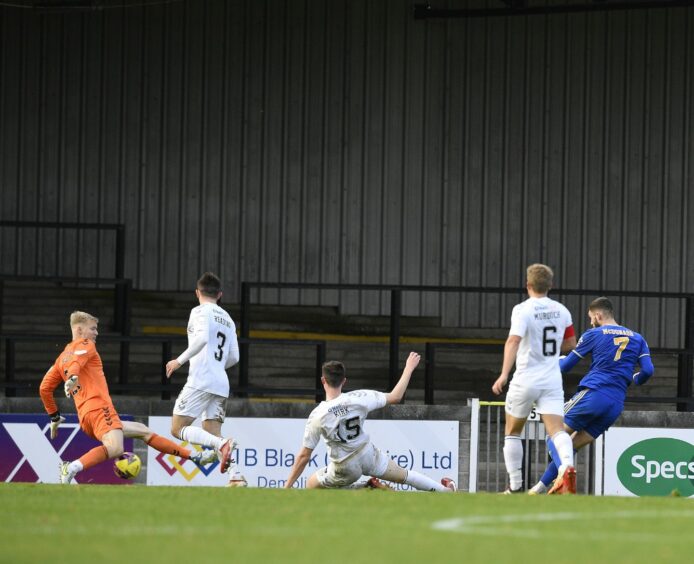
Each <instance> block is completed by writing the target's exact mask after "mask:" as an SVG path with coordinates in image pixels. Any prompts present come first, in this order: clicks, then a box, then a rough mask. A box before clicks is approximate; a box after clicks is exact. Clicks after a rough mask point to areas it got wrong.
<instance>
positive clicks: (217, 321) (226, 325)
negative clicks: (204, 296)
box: [214, 315, 231, 328]
mask: <svg viewBox="0 0 694 564" xmlns="http://www.w3.org/2000/svg"><path fill="white" fill-rule="evenodd" d="M214 320H215V322H216V323H219V324H220V325H224V326H225V327H229V328H231V323H229V322H228V321H227V320H226V319H224V318H223V317H218V316H216V315H215V316H214Z"/></svg>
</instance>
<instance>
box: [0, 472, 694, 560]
mask: <svg viewBox="0 0 694 564" xmlns="http://www.w3.org/2000/svg"><path fill="white" fill-rule="evenodd" d="M691 504H692V500H690V499H686V498H640V499H637V498H609V497H606V498H600V497H587V496H571V497H569V496H556V497H554V496H552V497H547V496H535V497H533V496H501V495H493V494H476V495H469V494H461V493H458V494H454V495H449V494H429V493H396V492H384V491H371V490H363V491H302V490H292V491H284V490H272V489H251V488H249V489H225V488H171V487H151V486H130V487H115V486H90V485H82V486H57V485H42V484H0V507H1V508H2V515H3V517H2V527H0V546H2V551H1V552H0V562H12V563H20V562H55V563H60V562H72V563H78V562H98V563H99V564H101V563H105V562H118V563H120V564H122V563H123V562H143V563H149V562H185V561H190V562H211V561H217V562H271V561H272V562H319V561H335V560H344V561H348V562H422V561H425V562H430V563H434V562H513V563H514V564H518V563H523V562H530V561H533V562H541V561H550V560H549V559H551V561H552V562H607V561H611V562H650V563H652V562H653V561H661V562H674V561H676V560H677V561H683V562H686V561H689V559H690V558H691V547H692V540H691V531H692V529H693V528H694V506H692V505H691Z"/></svg>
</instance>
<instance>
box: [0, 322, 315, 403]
mask: <svg viewBox="0 0 694 564" xmlns="http://www.w3.org/2000/svg"><path fill="white" fill-rule="evenodd" d="M0 339H1V340H2V341H3V342H4V345H5V379H4V381H0V388H4V389H5V395H6V396H7V397H14V396H15V395H16V391H17V390H20V389H31V390H35V391H36V393H37V394H38V388H39V384H40V383H41V378H42V377H43V374H41V377H37V378H35V379H31V380H17V378H16V372H17V347H16V345H17V343H20V342H28V343H31V342H44V343H46V342H48V343H54V344H61V343H65V342H66V340H67V338H66V336H65V335H0ZM186 342H187V341H186V337H184V336H149V335H106V336H100V337H99V343H119V344H120V347H119V364H118V377H117V380H116V381H115V382H114V381H110V382H109V390H110V391H112V392H119V393H125V392H135V393H142V392H154V393H160V394H161V398H162V399H164V400H167V399H171V395H172V393H178V392H179V391H180V390H181V388H182V387H183V379H182V378H177V380H178V381H179V382H180V383H178V384H174V383H172V381H171V379H169V378H167V377H166V370H165V364H166V363H167V362H168V361H169V360H171V358H173V345H174V343H179V344H180V345H181V346H182V348H185V343H186ZM131 344H136V345H142V344H152V345H159V346H160V347H161V348H160V350H161V364H160V369H159V372H160V382H159V383H157V384H154V383H141V382H138V383H133V382H130V381H129V365H130V345H131ZM241 344H243V345H245V346H246V347H251V346H254V345H288V346H309V347H315V351H316V360H315V367H314V387H313V388H290V387H282V388H268V387H261V386H252V385H249V383H248V382H246V383H245V384H244V385H241V384H239V385H238V386H232V392H234V394H235V395H236V396H238V397H249V396H252V395H269V396H287V395H300V396H308V395H310V396H313V397H314V398H315V400H316V402H319V401H321V399H322V398H323V394H324V392H323V387H322V385H321V367H322V365H323V363H324V362H325V349H326V345H325V341H320V340H294V339H291V340H290V339H239V345H241ZM107 379H108V374H107Z"/></svg>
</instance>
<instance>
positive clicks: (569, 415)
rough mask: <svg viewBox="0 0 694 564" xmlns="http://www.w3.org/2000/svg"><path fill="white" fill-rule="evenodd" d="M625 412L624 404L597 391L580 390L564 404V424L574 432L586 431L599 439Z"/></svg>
mask: <svg viewBox="0 0 694 564" xmlns="http://www.w3.org/2000/svg"><path fill="white" fill-rule="evenodd" d="M622 411H624V403H623V402H618V401H615V400H614V399H612V398H611V397H609V396H606V395H605V394H602V393H600V392H599V391H597V390H592V389H590V388H583V389H579V390H578V391H577V392H576V393H575V394H574V396H573V397H572V398H571V399H570V400H569V401H567V402H566V403H565V404H564V423H566V424H567V425H568V426H569V427H571V428H572V429H573V430H574V431H586V432H587V433H589V434H590V436H591V437H593V438H594V439H597V438H598V437H599V436H600V435H602V434H603V433H604V432H605V431H607V430H608V429H609V428H610V426H611V425H612V424H613V423H614V422H615V421H616V420H617V418H618V417H619V416H620V415H621V413H622Z"/></svg>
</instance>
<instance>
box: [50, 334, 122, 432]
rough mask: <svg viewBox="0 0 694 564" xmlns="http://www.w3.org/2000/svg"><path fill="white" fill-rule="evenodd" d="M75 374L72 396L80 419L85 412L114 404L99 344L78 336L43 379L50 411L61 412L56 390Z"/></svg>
mask: <svg viewBox="0 0 694 564" xmlns="http://www.w3.org/2000/svg"><path fill="white" fill-rule="evenodd" d="M73 374H76V375H77V377H78V378H79V386H77V387H76V388H73V390H72V398H73V399H74V400H75V407H76V408H77V415H78V417H79V418H80V420H81V419H82V415H83V414H84V413H87V412H89V411H92V410H94V409H101V408H103V407H108V406H111V405H112V401H111V396H110V394H109V393H108V384H107V383H106V376H105V375H104V367H103V364H102V363H101V357H100V356H99V353H98V352H96V345H95V344H94V343H93V342H92V341H90V340H88V339H77V340H75V341H72V342H71V343H70V344H69V345H67V346H66V347H65V350H64V351H63V352H62V353H60V356H59V357H58V358H57V359H56V360H55V363H54V364H53V366H51V368H50V369H49V370H48V372H46V375H45V376H44V377H43V380H42V381H41V388H40V394H41V401H43V405H44V407H45V408H46V411H47V412H48V413H49V414H50V413H55V412H56V411H58V405H57V404H56V403H55V400H54V399H53V392H54V391H55V389H56V388H57V387H58V386H59V385H61V384H63V383H64V382H65V380H67V379H68V378H69V377H70V376H71V375H73Z"/></svg>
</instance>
